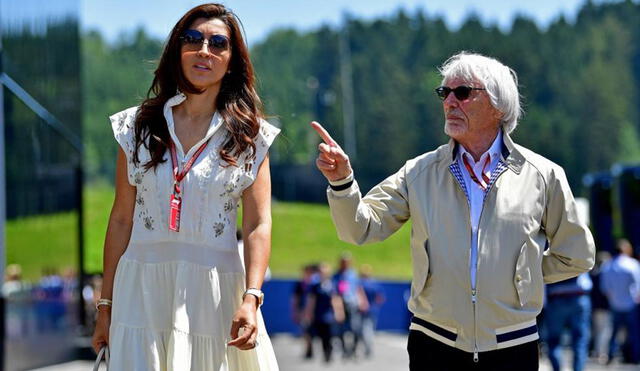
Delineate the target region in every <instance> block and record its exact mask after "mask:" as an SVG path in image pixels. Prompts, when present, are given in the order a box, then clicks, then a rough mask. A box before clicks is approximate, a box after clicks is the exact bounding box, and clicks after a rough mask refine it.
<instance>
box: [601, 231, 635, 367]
mask: <svg viewBox="0 0 640 371" xmlns="http://www.w3.org/2000/svg"><path fill="white" fill-rule="evenodd" d="M616 254H617V255H616V257H615V258H613V259H612V260H610V261H608V262H606V263H604V265H603V266H602V270H601V272H600V290H601V291H602V293H603V294H605V296H606V297H607V299H609V305H610V307H611V313H612V314H613V331H612V332H611V340H610V341H609V362H611V361H612V360H613V358H614V357H615V355H616V353H617V351H618V341H617V339H616V338H617V335H618V331H620V328H622V327H624V328H626V330H627V344H628V349H629V354H628V356H627V357H626V358H628V359H627V360H628V361H629V362H632V363H638V361H640V322H639V321H638V301H640V263H638V261H637V260H636V259H634V258H633V247H632V246H631V244H630V243H629V241H627V240H624V239H621V240H618V243H617V244H616Z"/></svg>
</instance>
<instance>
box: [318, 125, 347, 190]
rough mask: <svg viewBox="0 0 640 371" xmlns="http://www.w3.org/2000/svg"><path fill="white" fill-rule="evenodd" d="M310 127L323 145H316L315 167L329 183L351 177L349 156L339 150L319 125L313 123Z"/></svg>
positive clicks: (336, 144)
mask: <svg viewBox="0 0 640 371" xmlns="http://www.w3.org/2000/svg"><path fill="white" fill-rule="evenodd" d="M311 127H313V129H314V130H315V131H316V132H317V133H318V135H320V137H321V138H322V140H323V141H324V143H320V144H319V145H318V152H319V153H318V158H317V159H316V166H317V167H318V169H319V170H320V171H321V172H322V175H324V176H325V178H327V180H329V181H330V182H333V181H337V180H342V179H344V178H346V177H348V176H349V175H351V172H352V169H351V164H350V163H349V156H347V154H346V153H344V151H343V150H342V148H340V146H339V145H338V143H336V141H335V140H333V138H331V135H329V133H328V132H327V131H326V130H325V128H323V127H322V125H320V124H319V123H317V122H315V121H313V122H312V123H311Z"/></svg>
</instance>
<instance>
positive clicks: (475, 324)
mask: <svg viewBox="0 0 640 371" xmlns="http://www.w3.org/2000/svg"><path fill="white" fill-rule="evenodd" d="M496 170H498V166H496V168H495V169H494V170H493V171H496ZM505 170H506V169H505ZM502 173H504V170H503V171H502V172H500V174H498V176H497V177H496V178H495V179H494V181H493V183H489V188H488V189H487V193H486V194H484V195H482V209H481V210H480V216H479V217H478V233H477V235H476V237H477V240H476V256H477V258H476V282H474V283H475V287H476V288H475V289H471V302H472V303H473V349H474V350H473V362H475V363H478V360H479V356H478V321H477V312H476V302H477V300H478V273H479V272H480V270H479V268H480V224H481V223H482V214H484V207H485V203H486V200H487V197H489V192H491V190H492V189H493V184H494V183H496V182H497V181H498V178H499V177H500V176H502ZM469 220H471V206H470V204H469ZM471 233H472V235H473V231H472V232H471Z"/></svg>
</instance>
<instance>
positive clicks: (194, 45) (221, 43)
mask: <svg viewBox="0 0 640 371" xmlns="http://www.w3.org/2000/svg"><path fill="white" fill-rule="evenodd" d="M180 40H182V42H183V43H184V45H185V46H186V47H188V48H189V49H191V50H198V49H200V48H201V47H202V46H201V45H202V44H204V43H206V44H207V47H208V48H209V51H210V52H211V53H216V52H221V51H225V50H227V49H228V48H229V38H228V37H226V36H224V35H213V36H211V37H210V38H208V39H205V38H204V35H203V34H202V32H200V31H197V30H186V31H185V32H184V33H183V34H182V36H180Z"/></svg>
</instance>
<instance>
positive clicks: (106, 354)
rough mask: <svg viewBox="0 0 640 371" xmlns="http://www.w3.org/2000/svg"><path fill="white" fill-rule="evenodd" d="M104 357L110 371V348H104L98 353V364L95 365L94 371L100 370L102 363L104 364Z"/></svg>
mask: <svg viewBox="0 0 640 371" xmlns="http://www.w3.org/2000/svg"><path fill="white" fill-rule="evenodd" d="M103 357H104V362H105V364H106V365H107V371H109V347H108V346H106V345H105V346H103V347H102V348H100V351H99V352H98V357H97V358H96V363H94V364H93V371H98V370H99V368H100V362H102V358H103Z"/></svg>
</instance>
